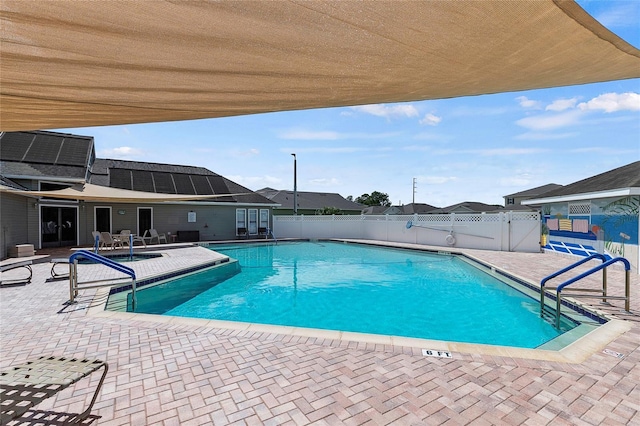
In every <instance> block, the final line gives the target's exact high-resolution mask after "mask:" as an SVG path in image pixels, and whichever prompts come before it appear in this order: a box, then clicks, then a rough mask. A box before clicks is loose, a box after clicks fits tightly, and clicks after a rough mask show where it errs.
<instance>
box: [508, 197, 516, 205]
mask: <svg viewBox="0 0 640 426" xmlns="http://www.w3.org/2000/svg"><path fill="white" fill-rule="evenodd" d="M509 204H515V200H514V199H513V198H507V205H509Z"/></svg>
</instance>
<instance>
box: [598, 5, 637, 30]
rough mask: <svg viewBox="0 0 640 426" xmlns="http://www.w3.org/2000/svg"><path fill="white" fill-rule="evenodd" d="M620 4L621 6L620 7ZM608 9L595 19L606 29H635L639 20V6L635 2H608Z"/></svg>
mask: <svg viewBox="0 0 640 426" xmlns="http://www.w3.org/2000/svg"><path fill="white" fill-rule="evenodd" d="M620 4H622V6H620ZM608 6H609V7H607V9H606V10H605V11H604V12H601V13H599V14H597V15H596V16H595V18H596V19H597V20H598V22H600V23H601V24H602V25H604V26H605V27H607V28H626V27H635V26H637V25H638V21H639V20H640V4H639V3H638V2H637V1H630V2H627V3H623V2H609V4H608Z"/></svg>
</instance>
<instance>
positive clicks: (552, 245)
mask: <svg viewBox="0 0 640 426" xmlns="http://www.w3.org/2000/svg"><path fill="white" fill-rule="evenodd" d="M639 211H640V197H639V196H637V195H631V196H626V197H622V198H605V199H594V200H590V201H586V200H585V201H579V202H564V203H552V204H547V205H544V206H542V214H543V225H544V226H543V227H542V229H545V230H548V232H549V241H548V243H547V244H546V245H543V247H544V248H545V250H551V251H556V252H561V253H567V254H573V255H578V256H588V255H590V254H593V253H596V252H598V253H603V254H604V255H605V256H607V257H625V258H626V259H627V260H629V261H630V262H631V264H632V265H633V266H634V268H638V263H639V261H638V259H639V258H640V256H639V255H638V234H639V228H640V224H639V219H638V214H639ZM543 240H544V239H543Z"/></svg>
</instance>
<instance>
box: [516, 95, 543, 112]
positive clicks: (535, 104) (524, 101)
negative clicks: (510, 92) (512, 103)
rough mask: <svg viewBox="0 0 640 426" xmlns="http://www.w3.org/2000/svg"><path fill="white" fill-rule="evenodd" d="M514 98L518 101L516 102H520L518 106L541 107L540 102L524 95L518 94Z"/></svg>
mask: <svg viewBox="0 0 640 426" xmlns="http://www.w3.org/2000/svg"><path fill="white" fill-rule="evenodd" d="M516 100H517V101H518V103H519V104H520V106H521V107H522V108H527V109H542V102H540V101H534V100H531V99H529V98H527V97H526V96H518V97H517V98H516Z"/></svg>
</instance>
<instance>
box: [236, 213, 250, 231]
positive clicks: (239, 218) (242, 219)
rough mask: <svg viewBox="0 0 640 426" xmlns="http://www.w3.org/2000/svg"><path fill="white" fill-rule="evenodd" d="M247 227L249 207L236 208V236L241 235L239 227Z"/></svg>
mask: <svg viewBox="0 0 640 426" xmlns="http://www.w3.org/2000/svg"><path fill="white" fill-rule="evenodd" d="M240 228H245V229H247V230H248V228H247V209H236V236H239V235H240V234H238V229H240Z"/></svg>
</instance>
